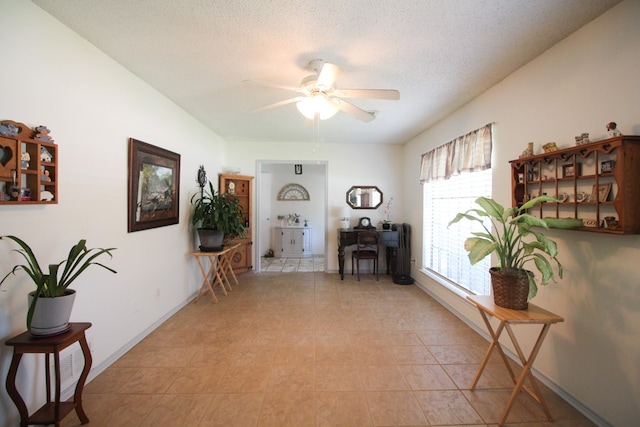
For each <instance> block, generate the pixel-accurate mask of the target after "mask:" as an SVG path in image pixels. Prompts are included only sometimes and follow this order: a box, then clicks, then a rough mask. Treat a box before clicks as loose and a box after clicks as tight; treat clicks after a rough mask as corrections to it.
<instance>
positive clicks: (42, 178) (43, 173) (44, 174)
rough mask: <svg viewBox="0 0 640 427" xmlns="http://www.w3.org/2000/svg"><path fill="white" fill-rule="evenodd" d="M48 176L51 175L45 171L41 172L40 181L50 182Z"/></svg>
mask: <svg viewBox="0 0 640 427" xmlns="http://www.w3.org/2000/svg"><path fill="white" fill-rule="evenodd" d="M50 174H51V172H49V171H48V170H46V169H45V170H44V171H42V176H41V177H40V181H43V182H51V176H49V175H50Z"/></svg>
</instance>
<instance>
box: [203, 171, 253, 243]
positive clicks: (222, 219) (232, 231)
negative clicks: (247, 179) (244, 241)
mask: <svg viewBox="0 0 640 427" xmlns="http://www.w3.org/2000/svg"><path fill="white" fill-rule="evenodd" d="M191 204H192V205H193V214H192V216H191V223H192V224H193V225H194V226H199V227H201V228H206V229H212V230H218V231H221V232H223V233H224V235H225V236H226V237H231V238H233V237H242V236H244V234H245V231H246V229H245V227H244V221H243V211H242V207H241V206H240V203H239V202H238V198H237V197H235V196H234V195H233V194H228V193H218V192H216V191H215V190H214V189H213V184H212V183H211V182H209V190H206V189H205V188H202V190H201V192H200V193H196V194H194V195H193V196H192V197H191Z"/></svg>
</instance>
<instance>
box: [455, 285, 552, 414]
mask: <svg viewBox="0 0 640 427" xmlns="http://www.w3.org/2000/svg"><path fill="white" fill-rule="evenodd" d="M467 299H468V300H469V301H471V302H472V303H473V304H475V306H476V307H477V308H478V310H479V311H480V316H482V320H483V321H484V324H485V325H486V327H487V330H488V331H489V334H490V335H491V343H490V344H489V348H487V352H486V353H485V355H484V359H482V363H481V364H480V367H479V368H478V372H477V373H476V376H475V378H474V379H473V383H472V384H471V390H473V389H475V387H476V385H477V384H478V380H479V379H480V375H482V372H483V371H484V368H485V367H486V366H487V362H488V361H489V357H490V356H491V353H492V352H493V349H494V348H496V349H498V353H499V354H500V357H501V358H502V361H503V362H504V365H505V366H506V367H507V371H509V375H510V376H511V379H512V380H513V384H514V387H513V391H512V392H511V396H510V397H509V401H508V402H507V405H506V406H505V408H504V410H503V412H502V416H501V417H500V420H499V421H498V425H499V426H501V425H503V424H504V423H505V421H506V420H507V415H509V411H510V410H511V406H512V405H513V402H514V401H515V398H516V396H517V394H518V392H519V391H520V390H524V391H525V392H527V393H528V394H529V395H530V396H531V397H532V398H533V399H534V400H535V401H536V402H538V404H539V405H540V406H542V409H543V410H544V413H545V415H546V416H547V420H549V421H551V412H549V407H548V406H547V403H546V402H545V400H544V398H543V397H542V393H541V391H540V387H538V383H537V382H536V379H535V378H534V377H533V374H532V373H531V367H532V366H533V362H534V361H535V360H536V356H537V355H538V351H539V350H540V347H542V342H543V341H544V338H545V337H546V336H547V332H549V328H550V327H551V325H552V324H554V323H558V322H564V319H563V318H562V317H560V316H558V315H555V314H553V313H551V312H549V311H547V310H544V309H542V308H540V307H537V306H535V305H533V304H529V308H528V309H527V310H511V309H508V308H504V307H500V306H497V305H495V304H494V302H493V296H490V295H477V296H467ZM487 316H491V317H495V318H496V319H498V320H499V321H500V324H499V325H498V327H497V329H495V330H494V329H493V327H492V326H491V323H490V322H489V318H488V317H487ZM518 324H520V325H522V324H529V325H542V329H541V330H540V334H539V335H538V339H537V340H536V343H535V345H534V346H533V348H532V349H531V353H530V354H529V358H527V357H525V355H524V352H523V351H522V348H521V347H520V344H518V340H517V339H516V335H515V333H514V332H513V329H512V328H511V325H518ZM505 329H506V331H507V333H508V334H509V337H510V338H511V342H512V343H513V346H514V348H515V350H516V352H517V353H518V358H519V359H520V362H521V363H522V372H521V373H520V375H519V376H518V377H517V378H516V376H515V374H514V372H513V369H511V365H509V361H508V360H507V356H506V355H505V354H504V351H503V350H502V346H501V345H500V342H499V339H500V334H502V331H503V330H505ZM526 379H529V382H530V383H531V387H532V388H533V390H531V389H529V388H528V387H527V386H526V385H525V384H524V381H525V380H526Z"/></svg>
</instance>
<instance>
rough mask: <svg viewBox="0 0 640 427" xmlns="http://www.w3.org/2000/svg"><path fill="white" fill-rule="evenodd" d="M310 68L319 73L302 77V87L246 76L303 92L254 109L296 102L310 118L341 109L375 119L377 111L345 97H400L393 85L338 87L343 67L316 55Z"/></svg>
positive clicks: (257, 81) (299, 108)
mask: <svg viewBox="0 0 640 427" xmlns="http://www.w3.org/2000/svg"><path fill="white" fill-rule="evenodd" d="M308 68H309V69H311V70H313V71H315V73H316V74H313V75H310V76H307V77H305V78H304V79H302V83H301V84H300V86H299V87H295V86H284V85H281V84H278V83H272V82H266V81H262V80H245V82H249V83H255V84H259V85H263V86H269V87H274V88H279V89H285V90H290V91H293V92H297V93H299V94H300V95H299V96H296V97H294V98H289V99H285V100H284V101H280V102H276V103H274V104H269V105H265V106H264V107H260V108H257V109H255V110H253V112H259V111H264V110H268V109H271V108H276V107H281V106H283V105H287V104H291V103H294V102H295V103H296V107H298V110H299V111H300V112H301V113H302V115H303V116H305V117H306V118H308V119H320V120H325V119H328V118H330V117H332V116H333V115H335V114H336V113H337V112H338V111H344V112H345V113H347V114H350V115H352V116H354V117H355V118H357V119H359V120H362V121H363V122H370V121H371V120H373V119H375V117H376V116H375V112H373V111H366V110H363V109H362V108H360V107H358V106H356V105H354V104H352V103H351V102H349V101H346V100H345V98H346V99H353V98H372V99H388V100H397V99H400V92H398V91H397V90H393V89H338V88H337V87H336V80H337V79H338V76H339V75H340V73H342V68H340V67H339V66H337V65H336V64H332V63H330V62H324V61H323V60H321V59H314V60H313V61H311V62H309V65H308Z"/></svg>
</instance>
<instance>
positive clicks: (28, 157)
mask: <svg viewBox="0 0 640 427" xmlns="http://www.w3.org/2000/svg"><path fill="white" fill-rule="evenodd" d="M21 160H22V161H21V163H20V167H22V169H29V161H30V160H31V155H30V154H29V153H27V152H25V153H22V155H21Z"/></svg>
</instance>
